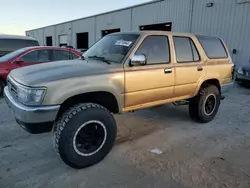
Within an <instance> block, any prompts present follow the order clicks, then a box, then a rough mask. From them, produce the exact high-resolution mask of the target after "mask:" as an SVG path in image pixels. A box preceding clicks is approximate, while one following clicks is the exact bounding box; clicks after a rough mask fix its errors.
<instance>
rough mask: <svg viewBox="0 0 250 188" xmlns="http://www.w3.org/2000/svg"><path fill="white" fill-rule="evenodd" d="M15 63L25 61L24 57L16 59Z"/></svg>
mask: <svg viewBox="0 0 250 188" xmlns="http://www.w3.org/2000/svg"><path fill="white" fill-rule="evenodd" d="M15 63H16V64H21V63H24V59H23V58H18V59H16V60H15Z"/></svg>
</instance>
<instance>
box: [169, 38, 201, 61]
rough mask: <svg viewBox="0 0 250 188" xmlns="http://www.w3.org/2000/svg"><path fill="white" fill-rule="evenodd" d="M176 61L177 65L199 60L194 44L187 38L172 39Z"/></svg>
mask: <svg viewBox="0 0 250 188" xmlns="http://www.w3.org/2000/svg"><path fill="white" fill-rule="evenodd" d="M173 38H174V44H175V52H176V59H177V62H178V63H185V62H195V61H199V60H200V56H199V53H198V51H197V48H196V47H195V44H194V42H193V41H192V40H191V39H190V38H188V37H173Z"/></svg>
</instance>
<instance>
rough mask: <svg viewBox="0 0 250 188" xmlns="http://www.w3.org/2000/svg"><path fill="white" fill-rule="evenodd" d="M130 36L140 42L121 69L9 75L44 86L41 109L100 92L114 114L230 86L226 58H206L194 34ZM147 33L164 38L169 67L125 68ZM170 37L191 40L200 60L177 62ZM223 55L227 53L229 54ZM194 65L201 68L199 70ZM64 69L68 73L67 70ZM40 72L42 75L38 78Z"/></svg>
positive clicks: (33, 70) (46, 68)
mask: <svg viewBox="0 0 250 188" xmlns="http://www.w3.org/2000/svg"><path fill="white" fill-rule="evenodd" d="M128 33H132V32H128ZM134 33H136V34H140V39H139V41H138V42H137V44H136V45H135V46H134V48H133V49H132V50H131V51H130V54H129V55H128V56H127V57H126V59H125V60H124V62H123V63H122V64H121V65H115V66H114V65H105V64H96V63H95V64H84V66H86V68H88V69H85V68H81V66H80V65H78V64H74V63H69V62H67V61H66V62H64V64H63V62H62V64H60V65H59V64H47V65H45V64H44V65H41V66H40V67H38V66H33V67H32V66H31V67H29V68H26V69H20V70H16V71H14V72H12V73H11V74H10V75H11V76H12V77H13V78H14V79H15V80H17V81H18V82H20V83H22V84H24V85H29V86H45V87H47V88H48V90H47V93H46V96H45V98H44V101H43V104H42V105H58V104H62V103H63V102H64V101H65V100H67V99H68V98H70V97H73V96H76V95H79V94H83V93H89V92H99V91H105V92H109V93H111V94H113V95H114V96H115V98H116V99H117V102H118V105H119V112H126V111H131V110H138V109H142V108H147V107H151V106H155V105H161V104H165V103H170V102H175V101H179V100H184V99H189V98H191V97H194V96H195V95H196V94H197V93H198V91H199V89H200V87H201V85H202V83H204V82H205V81H206V80H210V79H216V80H218V81H219V83H220V84H226V83H229V82H232V67H233V64H232V61H231V57H230V55H229V56H228V58H225V59H208V58H207V56H206V54H205V52H204V50H203V48H202V47H201V45H200V43H199V42H198V40H197V38H196V37H195V36H194V35H192V34H180V33H169V32H159V31H146V32H134ZM150 35H165V36H168V37H169V44H170V59H171V61H170V63H169V64H167V63H165V64H158V65H146V66H136V67H130V66H129V61H130V59H131V58H132V56H133V55H134V54H135V52H136V50H137V49H138V47H139V46H140V44H141V43H142V41H143V40H144V38H146V37H147V36H150ZM172 36H185V37H190V38H191V39H192V40H193V42H194V43H195V45H196V47H197V49H198V51H199V54H200V61H199V62H189V63H177V62H176V56H175V48H174V43H173V38H172ZM227 53H228V54H229V52H228V50H227ZM73 65H74V66H73ZM112 66H113V67H112ZM198 67H202V68H203V70H202V71H198V70H197V68H198ZM69 68H70V69H71V72H69V71H68V69H69ZM79 68H80V70H79ZM164 69H171V70H172V73H169V74H165V73H164ZM64 70H65V72H68V74H67V75H65V76H66V77H65V78H63V79H60V78H61V76H60V74H58V71H59V72H60V71H61V72H62V74H63V71H64ZM41 71H43V74H37V73H38V72H41ZM54 71H57V72H56V73H57V74H55V72H54ZM82 72H85V73H84V74H82ZM69 73H70V74H69ZM53 75H54V76H53ZM52 78H53V79H52ZM40 80H42V81H40ZM39 81H40V82H39Z"/></svg>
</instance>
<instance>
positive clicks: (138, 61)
mask: <svg viewBox="0 0 250 188" xmlns="http://www.w3.org/2000/svg"><path fill="white" fill-rule="evenodd" d="M141 65H146V56H145V55H144V54H134V56H133V57H132V59H131V61H130V66H131V67H132V66H141Z"/></svg>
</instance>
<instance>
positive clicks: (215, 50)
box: [197, 36, 233, 84]
mask: <svg viewBox="0 0 250 188" xmlns="http://www.w3.org/2000/svg"><path fill="white" fill-rule="evenodd" d="M197 39H198V40H199V42H200V44H201V46H202V47H203V49H204V52H205V53H206V56H207V57H208V59H207V63H206V65H207V66H206V71H207V72H208V73H209V74H210V75H211V74H214V75H211V76H216V77H217V78H218V79H219V80H220V83H221V84H226V83H229V82H232V67H233V64H232V60H231V57H230V55H229V52H228V50H227V48H226V47H225V44H224V43H223V42H222V40H221V39H219V38H217V37H207V36H197ZM214 65H216V71H214V68H215V66H214Z"/></svg>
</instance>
